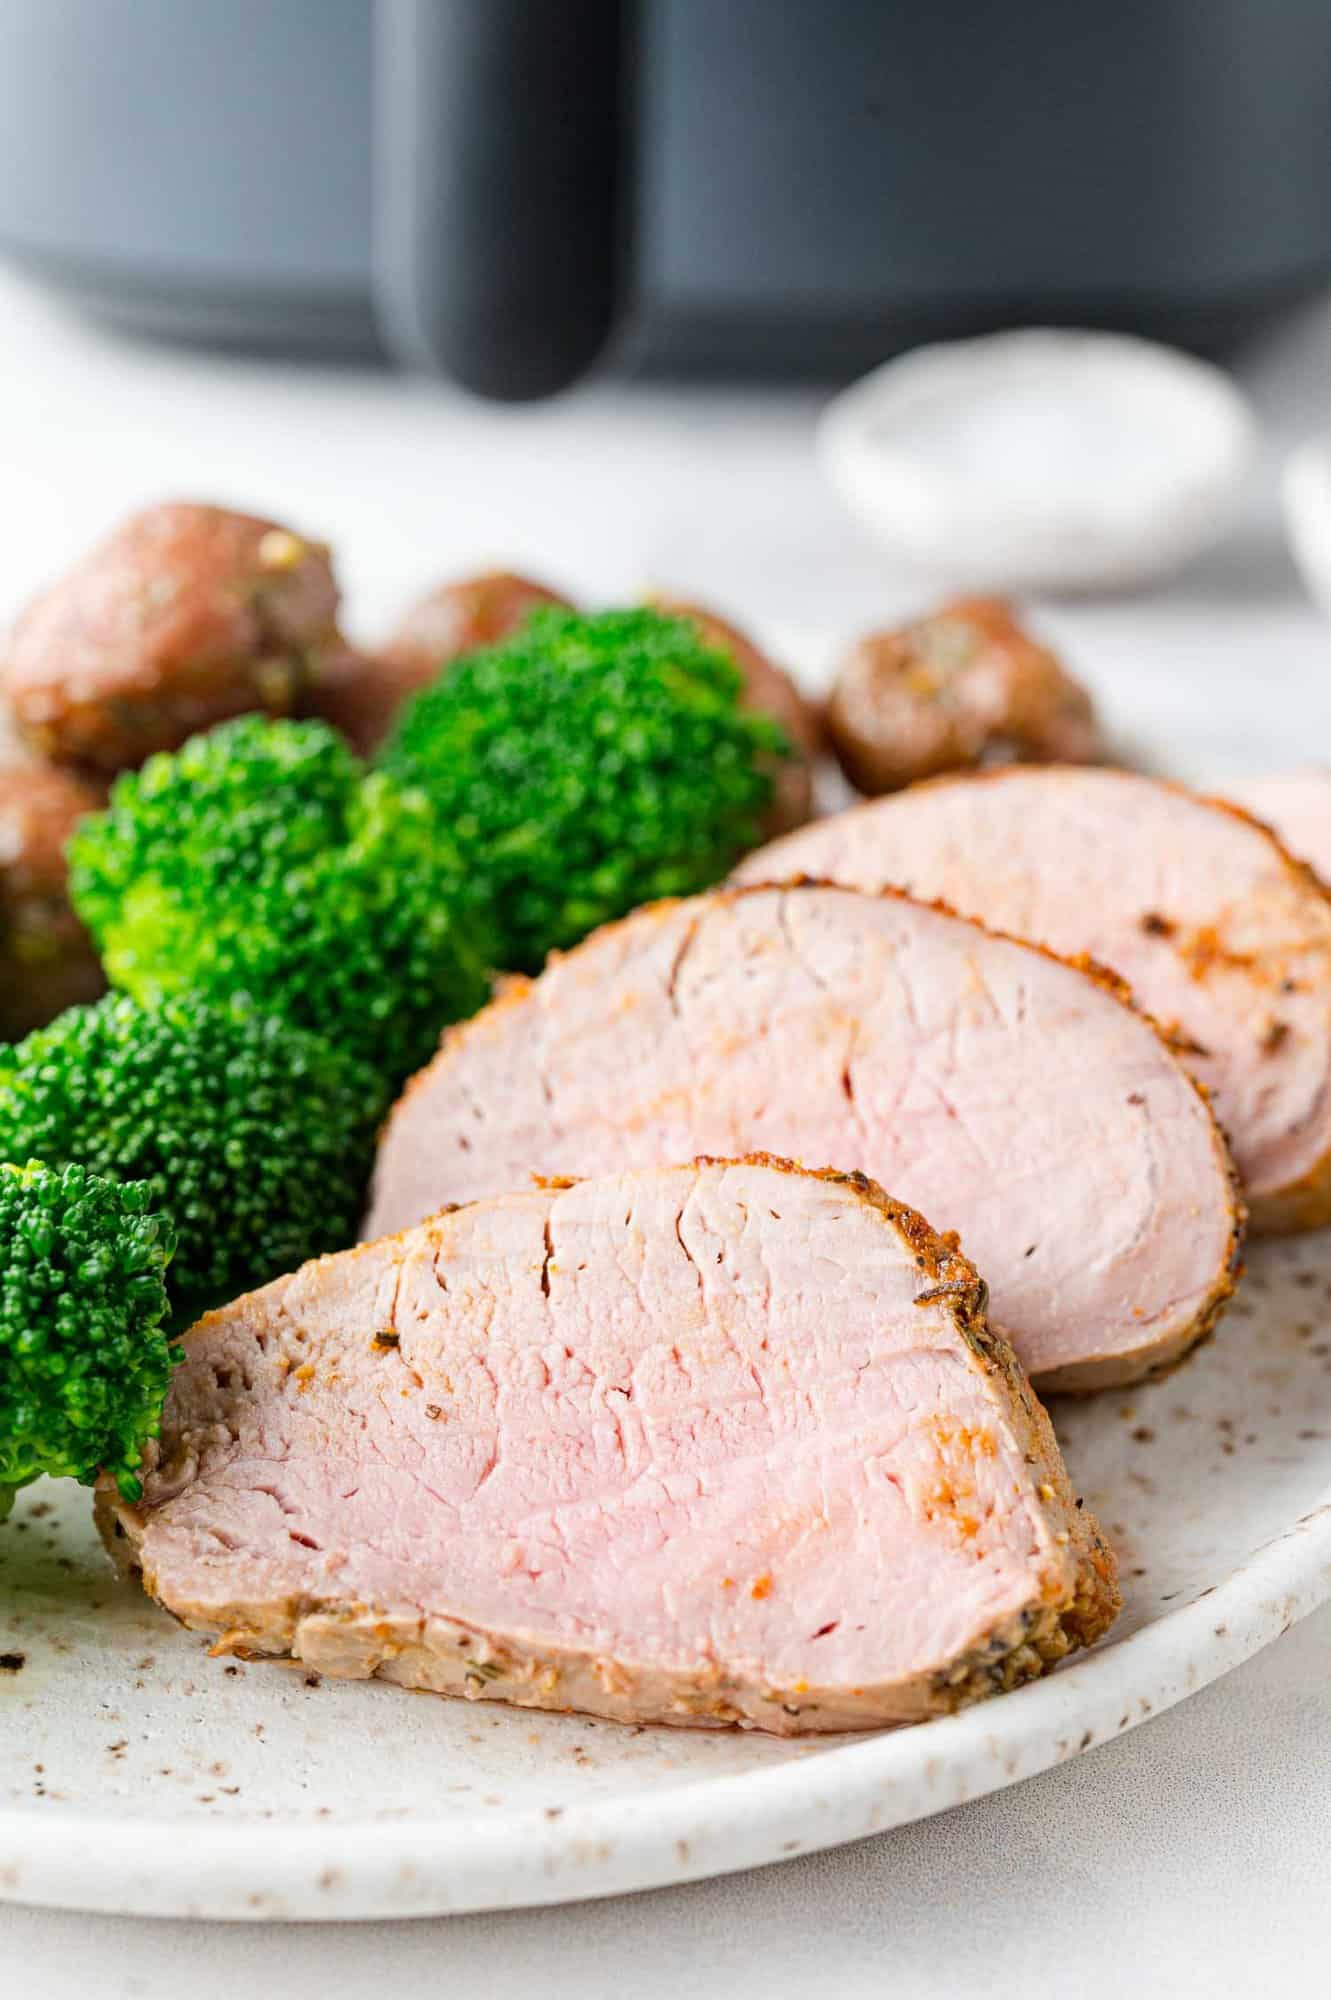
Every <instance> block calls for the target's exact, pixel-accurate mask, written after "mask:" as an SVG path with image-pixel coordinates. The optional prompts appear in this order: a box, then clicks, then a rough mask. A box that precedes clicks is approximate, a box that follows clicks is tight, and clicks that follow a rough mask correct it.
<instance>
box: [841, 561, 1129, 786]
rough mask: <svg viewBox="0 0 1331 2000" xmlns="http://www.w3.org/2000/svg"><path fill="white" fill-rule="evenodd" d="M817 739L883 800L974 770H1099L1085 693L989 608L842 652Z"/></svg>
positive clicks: (939, 614)
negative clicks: (828, 743)
mask: <svg viewBox="0 0 1331 2000" xmlns="http://www.w3.org/2000/svg"><path fill="white" fill-rule="evenodd" d="M827 726H828V734H829V735H830V737H831V740H832V746H833V748H834V750H835V751H836V754H837V758H838V760H839V762H840V764H841V767H842V769H843V770H844V772H845V774H846V776H847V777H848V778H849V779H850V781H851V783H852V784H853V785H855V786H857V787H858V788H859V790H860V791H862V792H868V793H870V794H875V793H880V792H893V791H897V790H899V789H900V788H901V787H902V786H904V785H910V784H914V783H915V782H916V781H917V780H918V779H921V778H932V777H936V776H938V775H939V774H940V773H942V772H944V771H960V770H969V769H971V768H973V767H975V766H976V765H980V764H995V763H1037V764H1040V763H1060V764H1086V763H1095V762H1098V761H1099V758H1100V756H1101V755H1102V746H1101V741H1100V735H1099V730H1098V727H1097V724H1096V719H1095V712H1094V708H1093V706H1092V703H1091V698H1090V695H1089V694H1088V693H1087V691H1086V689H1085V688H1084V687H1082V685H1081V683H1080V682H1079V681H1076V680H1074V679H1073V677H1072V676H1071V674H1069V673H1068V672H1067V670H1066V669H1065V668H1064V667H1063V665H1062V664H1061V662H1060V661H1059V660H1058V659H1057V657H1056V656H1055V655H1054V654H1053V653H1052V652H1050V651H1049V649H1048V648H1047V647H1045V646H1042V645H1040V644H1039V642H1038V641H1037V640H1035V639H1033V638H1032V637H1031V636H1030V634H1029V633H1028V632H1026V631H1025V630H1024V629H1023V628H1022V626H1021V625H1020V624H1019V623H1018V621H1017V619H1016V617H1015V616H1014V614H1013V611H1012V608H1011V606H1010V605H1008V604H1006V603H1005V602H1004V601H1003V600H1002V599H1001V598H991V597H963V598H957V599H955V600H954V601H953V602H951V603H948V604H944V605H941V606H940V607H939V608H938V610H936V611H934V612H931V613H930V614H929V615H928V616H926V617H924V618H921V619H919V620H917V621H916V622H915V623H913V624H910V625H904V626H901V627H899V628H897V629H895V630H891V631H886V632H870V633H867V634H866V635H865V637H864V638H862V639H860V640H858V641H857V642H856V643H855V645H853V646H852V647H851V649H850V651H849V652H848V653H847V654H846V656H845V658H844V659H843V661H842V663H841V667H840V670H839V672H838V674H837V679H836V684H835V686H834V687H833V690H832V694H831V697H830V699H829V701H828V705H827Z"/></svg>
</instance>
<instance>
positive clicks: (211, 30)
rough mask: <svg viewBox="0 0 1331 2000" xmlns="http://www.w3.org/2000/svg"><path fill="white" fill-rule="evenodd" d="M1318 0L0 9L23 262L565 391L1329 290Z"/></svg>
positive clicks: (1198, 340)
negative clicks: (588, 375)
mask: <svg viewBox="0 0 1331 2000" xmlns="http://www.w3.org/2000/svg"><path fill="white" fill-rule="evenodd" d="M1329 192H1331V7H1328V6H1327V5H1326V4H1325V0H1266V3H1265V4H1264V5H1263V6H1261V7H1257V6H1254V5H1253V4H1252V0H1205V4H1201V0H1118V4H1117V5H1116V6H1114V7H1105V6H1103V5H1094V6H1093V5H1089V4H1084V3H1083V4H1080V5H1078V4H1075V0H1074V4H1068V0H1023V4H1022V5H1020V6H1007V7H1004V6H995V5H991V4H987V0H969V4H968V0H942V4H937V0H913V4H912V0H898V4H893V5H887V4H884V0H636V4H634V0H557V4H550V5H547V4H546V0H378V4H377V5H376V4H374V0H189V4H188V5H181V4H179V0H6V4H5V5H4V7H3V8H0V250H3V251H4V253H5V254H6V255H8V256H9V257H10V258H11V260H12V261H15V262H20V263H22V264H24V265H25V266H26V267H27V268H29V269H30V270H32V271H34V272H35V273H37V274H38V275H40V276H42V277H44V278H45V279H46V280H48V281H49V282H50V283H52V284H54V285H57V286H59V287H60V288H61V289H62V290H64V291H65V292H67V293H69V294H71V295H72V296H74V297H75V298H77V299H78V300H80V301H81V302H82V303H83V304H84V305H86V306H87V307H88V308H90V309H92V310H95V311H97V312H99V313H101V314H102V315H105V316H108V317H113V318H115V319H117V320H118V321H120V322H122V323H126V324H130V325H133V326H135V327H138V328H142V329H144V330H149V331H154V332H160V333H176V334H182V335H187V336H189V337H193V338H200V339H209V340H226V341H232V342H241V343H250V344H265V345H275V344H276V345H282V346H293V347H303V348H307V349H309V348H320V347H323V348H342V349H354V350H362V351H364V350H367V349H369V348H371V347H372V346H373V345H375V344H376V342H378V343H382V344H383V345H385V346H386V347H387V348H388V350H389V351H390V352H391V353H393V354H396V355H401V356H403V357H404V358H411V359H414V360H421V359H424V360H426V361H428V362H429V363H431V364H432V365H434V366H436V367H438V368H440V369H442V370H444V371H446V372H448V373H450V374H453V375H456V376H458V377H459V378H460V379H462V380H464V381H466V382H467V383H469V384H470V385H471V386H472V387H475V388H478V389H480V390H482V391H484V392H486V393H490V394H495V395H502V396H522V395H535V394H541V393H544V392H546V391H548V390H552V389H555V388H558V387H559V386H561V385H562V384H564V383H566V382H568V381H570V380H572V379H574V378H575V377H576V376H577V375H578V374H579V373H581V372H582V370H583V369H585V368H586V367H588V366H589V365H590V364H591V363H592V361H593V360H594V359H595V357H596V356H597V354H598V353H599V352H601V351H602V349H603V348H605V346H606V345H607V343H609V342H611V340H612V336H613V337H614V343H613V349H612V351H615V352H618V353H619V354H620V355H621V356H631V357H633V359H634V360H635V361H646V362H647V363H649V364H651V363H655V364H665V365H669V366H672V367H688V368H699V369H710V370H727V371H745V372H753V371H755V370H764V371H776V370H792V369H794V370H799V371H801V372H805V373H819V374H828V375H841V374H846V373H849V372H852V371H855V370H857V369H859V368H861V367H865V366H868V365H870V364H871V363H873V362H874V361H877V360H881V359H882V358H883V357H884V356H885V355H886V354H889V353H891V352H892V351H893V350H894V349H898V348H900V347H903V346H905V345H908V344H910V343H912V342H914V341H916V340H919V339H921V338H928V337H933V336H939V335H947V334H951V333H961V332H970V331H978V330H981V329H984V328H988V327H996V326H1002V325H1006V324H1011V323H1013V322H1016V321H1028V320H1033V319H1042V320H1059V321H1064V322H1071V321H1075V322H1078V323H1081V324H1090V325H1105V326H1120V327H1131V328H1135V329H1137V330H1140V331H1143V332H1146V333H1152V334H1157V335H1159V336H1162V337H1164V338H1172V339H1176V340H1180V341H1182V342H1184V343H1186V344H1190V345H1193V346H1198V347H1217V346H1220V345H1223V344H1225V343H1227V342H1229V341H1230V340H1232V339H1233V338H1235V337H1237V336H1239V335H1241V334H1242V333H1244V332H1245V331H1246V330H1248V328H1250V327H1251V326H1252V325H1253V324H1254V323H1255V322H1256V321H1258V320H1259V319H1261V318H1262V317H1264V316H1265V315H1267V314H1269V313H1271V312H1272V311H1273V310H1276V309H1278V308H1279V307H1281V306H1283V305H1284V304H1286V303H1288V302H1290V301H1292V300H1294V299H1296V298H1298V297H1299V296H1301V295H1302V294H1304V293H1305V292H1307V291H1309V290H1311V289H1313V288H1315V287H1317V286H1318V285H1319V284H1321V283H1323V282H1325V281H1326V280H1327V279H1328V277H1331V200H1328V193H1329Z"/></svg>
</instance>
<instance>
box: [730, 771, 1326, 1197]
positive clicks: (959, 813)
mask: <svg viewBox="0 0 1331 2000" xmlns="http://www.w3.org/2000/svg"><path fill="white" fill-rule="evenodd" d="M800 873H807V874H812V875H817V876H819V877H823V878H826V879H828V880H832V881H837V882H845V883H850V884H854V885H855V886H857V887H860V888H865V889H875V888H879V887H881V886H883V885H885V884H888V883H892V884H894V885H896V886H898V887H900V888H903V889H906V890H909V891H910V893H911V894H913V895H917V896H924V897H935V896H937V897H941V898H942V899H943V900H944V901H945V902H947V903H950V904H951V905H952V906H953V907H954V908H956V909H958V910H961V911H963V912H964V913H965V914H966V915H968V916H973V917H979V918H981V919H982V920H983V921H984V922H985V923H988V924H992V925H993V926H994V928H995V929H997V930H1002V931H1009V932H1013V933H1015V934H1016V935H1017V936H1019V937H1027V938H1032V939H1035V940H1036V941H1037V942H1038V943H1040V944H1044V945H1048V946H1049V947H1051V949H1053V950H1054V951H1057V952H1062V953H1064V954H1067V955H1076V954H1079V953H1089V954H1090V955H1091V956H1092V957H1094V958H1096V959H1098V960H1100V961H1101V962H1102V963H1103V964H1105V965H1108V966H1111V967H1112V968H1113V970H1114V971H1115V972H1117V973H1118V974H1119V975H1120V977H1122V978H1123V979H1125V980H1126V981H1127V982H1128V984H1129V985H1130V986H1131V988H1132V991H1133V993H1134V994H1135V995H1136V997H1137V999H1138V1000H1139V1001H1140V1003H1141V1005H1142V1006H1143V1007H1145V1008H1146V1009H1148V1010H1149V1012H1150V1013H1151V1014H1152V1015H1154V1017H1155V1019H1156V1020H1157V1021H1158V1022H1160V1023H1161V1024H1162V1026H1163V1027H1164V1028H1165V1030H1166V1032H1167V1033H1171V1034H1172V1035H1173V1036H1174V1039H1175V1045H1176V1046H1177V1047H1178V1049H1179V1050H1180V1052H1181V1053H1182V1054H1183V1056H1184V1060H1185V1061H1186V1062H1187V1064H1188V1067H1189V1068H1190V1069H1191V1070H1192V1072H1193V1074H1194V1075H1195V1076H1196V1077H1197V1078H1198V1079H1199V1081H1200V1082H1202V1083H1204V1084H1205V1085H1206V1087H1207V1089H1208V1090H1209V1091H1210V1092H1211V1095H1212V1099H1213V1102H1214V1105H1215V1111H1216V1115H1217V1117H1218V1118H1219V1120H1220V1123H1221V1125H1222V1126H1223V1128H1224V1130H1225V1131H1226V1133H1227V1134H1228V1136H1229V1140H1230V1143H1231V1145H1232V1146H1233V1149H1234V1157H1235V1161H1236V1163H1237V1165H1238V1169H1239V1173H1240V1175H1241V1177H1242V1179H1243V1182H1244V1186H1245V1190H1246V1193H1247V1196H1248V1201H1249V1204H1250V1206H1251V1209H1252V1220H1253V1225H1254V1227H1255V1228H1258V1229H1262V1230H1267V1231H1283V1230H1292V1229H1310V1228H1316V1227H1319V1226H1320V1225H1321V1224H1323V1223H1325V1222H1328V1221H1331V899H1328V896H1327V894H1326V892H1325V891H1324V890H1323V888H1322V887H1321V885H1320V883H1319V882H1318V881H1317V880H1316V878H1315V877H1314V875H1313V874H1312V873H1311V871H1310V870H1309V869H1307V868H1306V867H1304V866H1303V865H1302V864H1301V863H1299V862H1296V861H1295V860H1294V859H1292V857H1291V856H1290V855H1289V854H1288V853H1287V852H1286V851H1285V850H1284V848H1282V847H1281V846H1280V844H1279V842H1278V841H1277V840H1276V839H1275V838H1274V836H1273V835H1272V834H1271V833H1270V832H1269V831H1268V830H1267V829H1266V828H1265V827H1262V826H1259V825H1257V824H1256V823H1255V822H1254V821H1253V820H1252V819H1250V818H1249V817H1248V816H1247V815H1246V814H1245V813H1242V812H1239V811H1237V810H1236V809H1234V808H1233V807H1230V806H1228V805H1225V804H1223V803H1221V802H1219V801H1217V800H1214V799H1202V798H1199V797H1197V796H1196V795H1195V794H1193V793H1191V792H1188V791H1185V790H1184V789H1183V788H1182V787H1181V786H1177V785H1171V784H1166V783H1164V782H1162V781H1161V780H1159V779H1155V778H1145V777H1139V776H1137V775H1136V774H1135V773H1133V772H1129V771H1110V770H1086V769H1073V768H1070V767H1069V768H1058V769H1045V770H1039V771H1034V770H1010V771H995V772H992V773H989V774H985V775H980V776H973V777H965V778H948V779H940V780H938V781H936V782H934V783H931V784H927V785H921V786H919V787H917V788H915V789H912V790H910V791H907V792H902V793H899V794H898V795H897V796H896V797H894V798H888V799H881V800H876V801H875V802H874V803H873V804H871V805H866V806H858V807H854V808H852V810H851V811H850V812H848V813H842V814H840V815H838V816H837V817H836V818H834V819H829V820H823V821H821V822H820V823H819V824H818V825H817V826H813V827H809V828H807V829H805V830H804V831H802V832H800V833H797V834H792V835H791V836H790V837H789V838H788V839H786V840H784V841H780V842H776V843H774V844H772V845H771V846H769V847H767V848H764V849H762V850H761V851H760V852H759V853H757V854H755V855H752V856H750V857H749V858H748V859H747V860H746V861H745V862H744V863H743V865H742V867H741V869H740V870H739V871H738V877H737V879H739V880H742V881H746V882H759V881H771V880H773V879H785V878H787V877H788V876H790V875H792V874H800Z"/></svg>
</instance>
